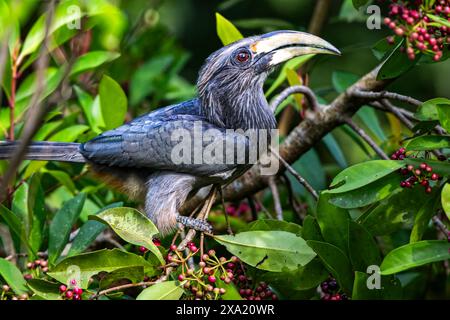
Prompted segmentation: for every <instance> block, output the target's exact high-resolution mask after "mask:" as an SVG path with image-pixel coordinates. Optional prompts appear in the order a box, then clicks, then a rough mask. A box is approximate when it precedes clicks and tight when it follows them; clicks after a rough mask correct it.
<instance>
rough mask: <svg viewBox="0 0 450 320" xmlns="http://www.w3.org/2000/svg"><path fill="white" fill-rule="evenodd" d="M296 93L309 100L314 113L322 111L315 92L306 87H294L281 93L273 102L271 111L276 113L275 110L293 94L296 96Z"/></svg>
mask: <svg viewBox="0 0 450 320" xmlns="http://www.w3.org/2000/svg"><path fill="white" fill-rule="evenodd" d="M296 93H301V94H303V95H304V96H305V97H306V99H307V100H308V105H309V106H310V108H311V109H312V110H314V111H316V112H317V111H319V110H320V104H319V102H318V101H317V98H316V96H315V94H314V92H313V91H312V90H311V89H310V88H308V87H306V86H292V87H289V88H286V89H284V90H283V91H281V93H280V94H279V95H278V96H276V97H275V98H274V99H273V100H272V102H271V103H270V109H271V110H272V111H273V112H275V110H276V109H277V108H278V106H279V105H280V104H281V103H282V102H283V101H284V100H286V99H287V97H289V96H290V95H292V94H296Z"/></svg>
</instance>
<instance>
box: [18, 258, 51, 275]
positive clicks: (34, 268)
mask: <svg viewBox="0 0 450 320" xmlns="http://www.w3.org/2000/svg"><path fill="white" fill-rule="evenodd" d="M27 269H28V270H30V271H31V272H32V273H35V274H36V273H37V274H39V273H40V272H43V273H47V272H48V261H47V260H45V259H38V260H35V261H32V262H28V263H27ZM32 273H26V274H24V275H23V277H24V279H25V280H31V279H33V274H32Z"/></svg>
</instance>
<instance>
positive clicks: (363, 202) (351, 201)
mask: <svg viewBox="0 0 450 320" xmlns="http://www.w3.org/2000/svg"><path fill="white" fill-rule="evenodd" d="M401 181H402V176H401V175H399V174H398V173H397V172H393V173H391V174H389V175H387V176H386V177H384V178H382V179H379V180H376V181H374V182H372V183H369V184H368V185H365V186H363V187H360V188H358V189H354V190H350V191H347V192H343V193H333V194H330V202H331V203H332V204H333V205H335V206H338V207H340V208H345V209H351V208H361V207H364V206H367V205H369V204H372V203H374V202H378V201H380V200H383V199H384V198H387V197H389V196H391V195H392V194H393V193H395V192H396V191H398V190H400V189H401V187H400V182H401ZM327 192H328V191H325V193H327Z"/></svg>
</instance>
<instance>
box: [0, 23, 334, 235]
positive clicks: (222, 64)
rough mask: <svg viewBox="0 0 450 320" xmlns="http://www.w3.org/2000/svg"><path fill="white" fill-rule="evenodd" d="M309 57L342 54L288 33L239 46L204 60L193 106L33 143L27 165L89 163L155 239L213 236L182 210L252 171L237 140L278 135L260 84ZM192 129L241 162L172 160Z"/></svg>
mask: <svg viewBox="0 0 450 320" xmlns="http://www.w3.org/2000/svg"><path fill="white" fill-rule="evenodd" d="M308 54H332V55H340V51H339V50H338V49H337V48H336V47H334V46H333V45H331V44H330V43H329V42H327V41H325V40H324V39H322V38H320V37H318V36H315V35H312V34H309V33H306V32H300V31H293V30H279V31H273V32H270V33H266V34H262V35H257V36H251V37H248V38H243V39H240V40H238V41H235V42H233V43H231V44H229V45H226V46H224V47H221V48H220V49H218V50H217V51H215V52H213V53H212V54H211V55H210V56H209V57H208V58H207V59H206V60H205V62H204V64H203V66H202V67H201V69H200V72H199V75H198V80H197V96H196V97H194V98H192V99H191V100H188V101H184V102H181V103H178V104H173V105H169V106H166V107H162V108H158V109H156V110H155V111H153V112H150V113H147V114H144V115H141V116H139V117H137V118H135V119H134V120H131V121H130V122H128V123H125V124H123V125H122V126H120V127H118V128H116V129H112V130H109V131H106V132H103V133H101V134H100V135H98V136H97V137H94V138H93V139H91V140H89V141H87V142H85V143H60V142H49V141H42V142H32V143H31V144H30V145H29V146H28V147H27V148H28V149H27V153H26V155H25V159H29V160H53V161H64V162H78V163H87V164H88V165H89V170H91V171H93V172H94V173H95V174H96V175H97V176H98V177H99V178H100V179H102V180H104V181H105V182H107V183H109V184H111V185H113V186H115V187H118V188H119V189H120V190H121V191H123V192H125V193H126V194H128V195H129V196H130V198H136V199H142V200H143V201H144V209H145V214H146V215H147V217H148V218H149V219H150V220H151V221H152V222H153V223H154V224H155V225H156V227H157V228H158V230H159V232H160V234H161V235H166V234H169V233H171V232H173V231H174V230H175V229H176V228H177V227H178V226H179V224H181V225H184V226H185V227H189V228H191V229H195V230H198V231H202V232H212V227H211V225H210V224H209V223H208V222H206V221H205V220H202V219H196V218H194V217H188V216H183V215H181V214H180V213H179V211H180V208H181V207H182V206H183V204H184V203H185V202H186V201H188V200H189V199H190V198H191V197H193V196H194V195H195V194H196V193H197V192H199V190H201V189H202V188H206V187H208V186H214V187H220V186H224V185H226V184H229V183H230V182H231V181H233V180H235V179H236V178H237V177H239V176H240V175H242V174H243V173H244V172H245V171H247V170H248V169H249V168H250V167H251V166H252V164H251V163H249V161H248V156H249V153H250V149H251V148H252V147H253V145H254V144H255V141H254V140H253V141H252V140H251V139H249V137H248V136H247V135H245V134H243V132H245V131H246V130H268V131H270V130H274V129H276V127H277V122H276V118H275V115H274V112H273V110H271V108H270V107H269V104H268V102H267V100H266V97H265V95H264V91H263V85H264V82H265V80H266V79H267V77H268V75H269V74H270V73H271V72H272V71H273V70H275V69H276V67H278V66H280V65H281V64H283V63H284V62H286V61H288V60H290V59H293V58H295V57H298V56H302V55H308ZM198 129H199V130H200V131H201V132H202V133H204V132H209V133H210V136H211V137H210V138H211V139H212V140H214V141H215V142H218V143H219V144H221V143H222V144H226V143H228V142H230V143H232V146H233V147H232V151H233V152H236V154H237V153H238V152H244V153H245V157H246V158H245V159H247V160H244V161H240V162H239V161H237V156H236V155H233V156H232V157H231V161H228V160H229V159H227V161H226V162H225V161H222V162H220V161H214V160H217V159H219V158H220V159H223V158H221V157H222V156H224V155H223V154H220V153H221V151H220V150H221V149H215V150H219V151H218V152H216V153H217V154H214V152H213V153H211V154H212V157H213V161H212V162H211V161H210V162H208V163H206V161H203V162H202V161H184V162H183V161H179V160H180V159H178V158H179V157H178V158H177V157H175V158H177V159H175V160H174V150H175V149H176V148H177V147H179V146H180V145H182V146H183V145H184V146H188V147H189V146H192V145H195V144H196V141H190V140H189V139H188V138H189V135H195V133H196V132H195V130H198ZM174 136H175V138H174ZM181 138H183V139H181ZM184 138H186V140H185V139H184ZM259 139H260V138H257V140H256V142H259ZM261 139H264V138H261ZM183 140H185V141H184V142H185V143H184V144H183ZM18 143H20V142H18V141H2V142H0V159H8V158H11V156H12V154H13V153H14V149H15V148H16V147H17V145H18ZM208 145H210V143H209V144H208V142H207V141H201V142H200V143H197V148H196V147H193V148H192V149H191V150H189V148H188V149H187V151H186V150H183V152H181V153H180V154H179V155H181V158H182V159H181V160H183V159H184V158H186V159H188V158H191V160H192V157H194V158H195V157H196V156H198V155H199V154H201V153H202V152H204V151H205V148H207V146H208ZM184 151H186V152H184ZM225 151H227V150H226V148H225ZM175 155H176V152H175ZM225 156H226V155H225ZM258 157H259V156H258ZM220 159H219V160H220Z"/></svg>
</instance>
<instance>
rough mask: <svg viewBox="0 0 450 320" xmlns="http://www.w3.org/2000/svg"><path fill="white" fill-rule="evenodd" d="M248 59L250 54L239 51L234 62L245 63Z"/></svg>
mask: <svg viewBox="0 0 450 320" xmlns="http://www.w3.org/2000/svg"><path fill="white" fill-rule="evenodd" d="M248 59H250V54H249V53H248V52H247V51H240V52H238V53H237V55H236V60H237V61H239V62H241V63H243V62H247V61H248Z"/></svg>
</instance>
